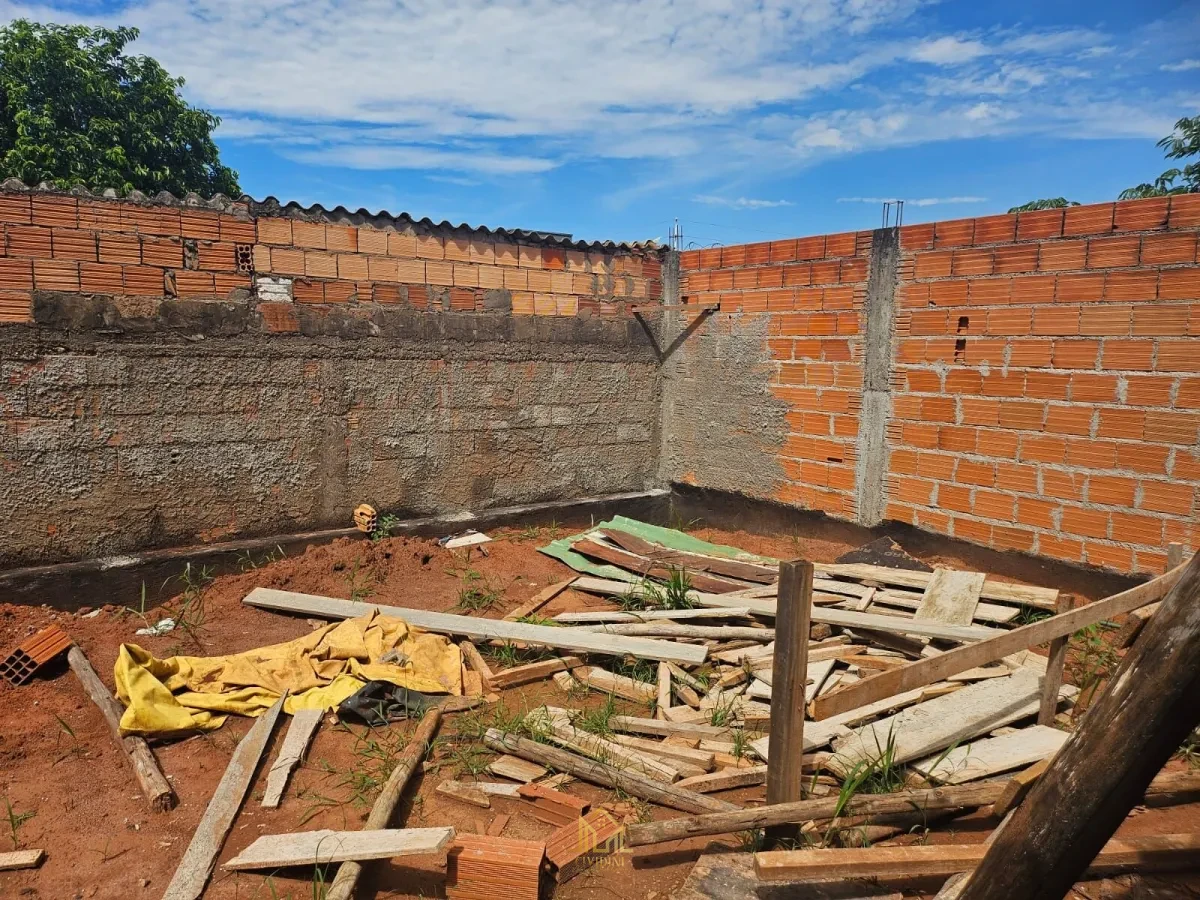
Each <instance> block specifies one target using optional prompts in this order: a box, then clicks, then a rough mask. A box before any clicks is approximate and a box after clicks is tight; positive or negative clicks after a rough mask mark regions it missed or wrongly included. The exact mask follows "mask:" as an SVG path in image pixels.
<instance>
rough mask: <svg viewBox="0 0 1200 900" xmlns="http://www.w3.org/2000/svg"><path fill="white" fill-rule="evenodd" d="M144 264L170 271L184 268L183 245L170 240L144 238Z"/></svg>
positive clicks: (177, 241)
mask: <svg viewBox="0 0 1200 900" xmlns="http://www.w3.org/2000/svg"><path fill="white" fill-rule="evenodd" d="M142 262H144V263H145V264H146V265H148V266H162V267H164V268H168V269H181V268H183V244H182V242H180V241H179V240H171V239H170V238H153V237H148V238H142Z"/></svg>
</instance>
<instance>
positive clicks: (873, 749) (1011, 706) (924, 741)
mask: <svg viewBox="0 0 1200 900" xmlns="http://www.w3.org/2000/svg"><path fill="white" fill-rule="evenodd" d="M1041 684H1042V680H1041V678H1039V677H1038V676H1037V675H1036V674H1034V673H1033V672H1016V673H1014V674H1013V676H1012V677H1011V678H993V679H990V680H988V681H980V682H976V683H975V684H972V685H968V686H967V687H964V688H962V689H961V690H958V691H955V692H954V693H953V694H948V695H946V696H944V697H937V698H935V699H933V700H927V701H925V702H924V703H918V704H917V705H916V706H912V707H909V708H907V709H905V710H903V711H902V712H899V713H897V714H895V715H893V716H888V717H887V718H885V719H880V720H879V721H877V722H871V723H869V724H867V725H863V726H861V727H860V728H858V729H856V730H855V731H854V732H853V734H851V735H847V736H845V737H842V738H838V739H837V740H835V741H834V745H833V749H834V756H833V758H832V759H831V760H830V761H829V764H828V765H829V768H830V769H831V770H833V771H834V772H835V773H837V774H839V775H843V776H844V775H845V774H846V773H847V772H849V771H850V770H851V769H852V768H853V767H854V766H855V764H856V763H858V762H860V761H862V760H871V759H878V758H879V756H880V755H881V752H882V750H883V749H884V748H886V747H887V746H888V743H889V739H890V740H891V742H892V743H893V748H894V755H893V761H894V762H896V763H903V762H908V761H910V760H913V759H920V758H922V757H925V756H928V755H930V754H933V753H937V752H939V751H941V750H944V749H945V748H947V747H949V746H951V745H952V744H955V743H957V742H960V741H966V740H970V739H971V738H974V737H976V736H978V735H981V734H987V733H988V732H989V731H992V730H994V729H996V728H999V727H1000V726H1002V725H1007V724H1009V723H1010V722H1016V721H1017V720H1019V719H1022V718H1025V717H1027V716H1031V715H1035V714H1036V713H1037V711H1038V707H1039V706H1040V703H1041Z"/></svg>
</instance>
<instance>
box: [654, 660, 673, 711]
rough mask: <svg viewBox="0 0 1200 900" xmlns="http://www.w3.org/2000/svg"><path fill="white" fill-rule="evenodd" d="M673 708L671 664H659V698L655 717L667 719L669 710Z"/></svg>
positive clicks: (657, 698) (655, 703)
mask: <svg viewBox="0 0 1200 900" xmlns="http://www.w3.org/2000/svg"><path fill="white" fill-rule="evenodd" d="M670 708H671V664H670V663H665V662H660V663H659V664H658V696H657V697H656V698H655V702H654V717H655V718H656V719H665V718H666V717H667V710H668V709H670Z"/></svg>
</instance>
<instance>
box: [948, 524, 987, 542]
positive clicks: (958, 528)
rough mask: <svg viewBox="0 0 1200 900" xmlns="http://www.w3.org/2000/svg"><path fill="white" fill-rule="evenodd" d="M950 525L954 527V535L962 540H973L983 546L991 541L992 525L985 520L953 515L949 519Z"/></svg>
mask: <svg viewBox="0 0 1200 900" xmlns="http://www.w3.org/2000/svg"><path fill="white" fill-rule="evenodd" d="M951 527H952V528H953V529H954V536H955V537H957V538H961V539H962V540H965V541H974V542H975V543H976V544H983V545H984V546H988V545H990V544H991V543H992V526H991V525H988V524H987V523H986V522H978V521H975V520H973V519H966V518H962V519H960V518H957V517H955V518H954V519H952V520H951Z"/></svg>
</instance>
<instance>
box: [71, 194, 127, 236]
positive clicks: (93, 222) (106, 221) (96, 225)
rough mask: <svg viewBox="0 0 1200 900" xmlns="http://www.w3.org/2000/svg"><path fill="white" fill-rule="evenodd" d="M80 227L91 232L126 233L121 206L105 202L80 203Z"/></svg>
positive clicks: (88, 201)
mask: <svg viewBox="0 0 1200 900" xmlns="http://www.w3.org/2000/svg"><path fill="white" fill-rule="evenodd" d="M79 227H80V228H85V229H88V230H90V231H124V230H125V225H124V223H123V221H122V217H121V205H120V204H119V203H114V202H110V201H104V200H83V201H80V203H79Z"/></svg>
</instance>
